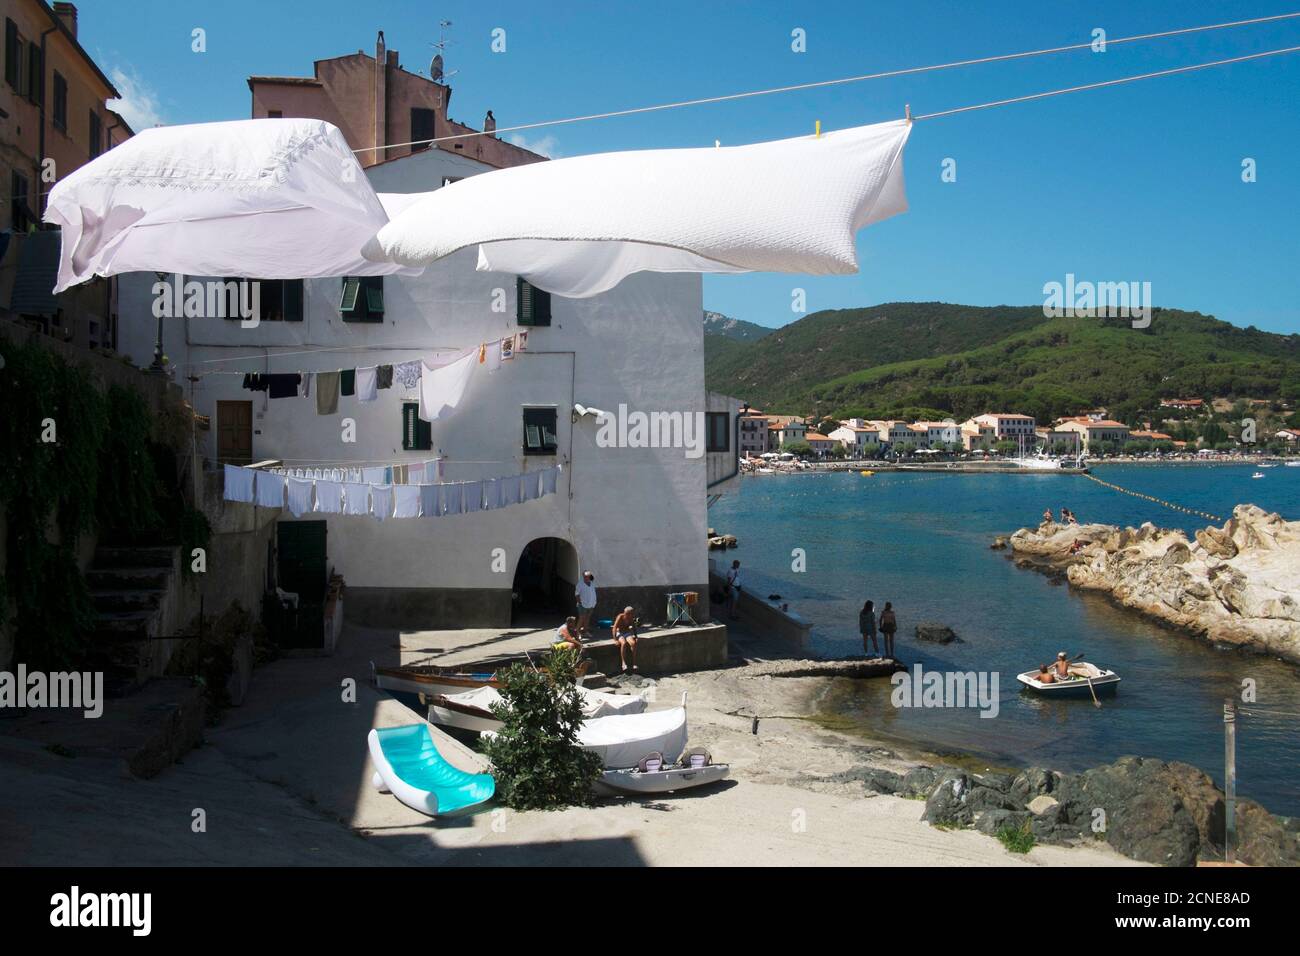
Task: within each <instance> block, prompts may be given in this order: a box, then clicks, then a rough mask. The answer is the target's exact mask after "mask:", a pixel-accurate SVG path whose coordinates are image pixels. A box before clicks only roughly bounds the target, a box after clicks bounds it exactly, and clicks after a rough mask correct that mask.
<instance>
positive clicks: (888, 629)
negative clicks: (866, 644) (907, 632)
mask: <svg viewBox="0 0 1300 956" xmlns="http://www.w3.org/2000/svg"><path fill="white" fill-rule="evenodd" d="M897 630H898V618H897V617H896V616H895V614H894V605H893V604H892V603H890V602H889V601H886V602H885V609H884V610H883V611H881V612H880V633H881V635H882V636H883V637H884V639H885V656H886V657H887V658H889V659H890V660H897V658H896V657H894V632H895V631H897Z"/></svg>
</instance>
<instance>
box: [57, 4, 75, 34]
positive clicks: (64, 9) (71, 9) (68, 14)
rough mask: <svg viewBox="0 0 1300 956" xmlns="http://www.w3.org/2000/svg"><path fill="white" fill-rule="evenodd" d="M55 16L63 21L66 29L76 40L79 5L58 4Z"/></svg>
mask: <svg viewBox="0 0 1300 956" xmlns="http://www.w3.org/2000/svg"><path fill="white" fill-rule="evenodd" d="M54 15H55V16H56V17H58V18H59V19H60V20H61V21H63V25H64V27H66V28H67V30H68V32H69V33H71V34H72V36H73V38H74V39H75V38H76V36H77V5H76V4H74V3H56V4H55V5H54Z"/></svg>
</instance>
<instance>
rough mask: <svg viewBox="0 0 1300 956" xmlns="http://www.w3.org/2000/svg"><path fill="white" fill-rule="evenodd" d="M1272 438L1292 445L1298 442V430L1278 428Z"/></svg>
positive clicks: (1299, 431) (1299, 430)
mask: <svg viewBox="0 0 1300 956" xmlns="http://www.w3.org/2000/svg"><path fill="white" fill-rule="evenodd" d="M1273 437H1274V438H1277V439H1279V440H1280V441H1284V442H1291V443H1292V444H1294V443H1295V442H1298V441H1300V428H1280V429H1278V430H1277V431H1276V432H1274V433H1273Z"/></svg>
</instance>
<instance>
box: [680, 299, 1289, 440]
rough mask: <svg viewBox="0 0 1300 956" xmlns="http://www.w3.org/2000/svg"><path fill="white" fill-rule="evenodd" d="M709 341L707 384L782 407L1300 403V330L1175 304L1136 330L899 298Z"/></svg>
mask: <svg viewBox="0 0 1300 956" xmlns="http://www.w3.org/2000/svg"><path fill="white" fill-rule="evenodd" d="M710 338H712V336H710V335H709V334H708V333H706V341H705V378H706V381H707V384H708V387H709V388H710V389H712V390H715V391H720V392H725V393H727V394H730V395H734V396H736V397H738V398H741V399H743V400H745V401H747V402H749V403H750V405H752V406H754V407H756V408H761V409H763V410H764V411H767V412H774V413H775V412H781V413H788V414H814V413H818V414H822V415H832V416H838V417H849V416H854V415H856V416H862V417H868V418H906V419H915V418H946V417H950V416H951V417H955V418H957V419H958V420H961V419H964V418H966V417H969V416H970V415H975V414H980V413H982V412H985V411H990V410H1001V411H1019V412H1024V413H1026V414H1030V415H1033V416H1034V417H1035V418H1037V419H1038V420H1039V421H1049V420H1051V419H1052V418H1055V417H1058V416H1060V415H1067V414H1075V413H1077V412H1078V411H1079V410H1080V409H1085V408H1092V407H1096V406H1099V405H1101V406H1105V407H1107V408H1108V409H1110V412H1111V415H1112V416H1113V417H1118V418H1121V419H1126V418H1129V417H1136V416H1137V415H1138V414H1139V413H1140V412H1141V411H1144V410H1149V409H1153V408H1155V407H1156V406H1157V405H1158V404H1159V400H1160V399H1161V398H1168V397H1173V396H1177V397H1182V398H1191V397H1196V398H1205V399H1209V398H1213V397H1219V396H1227V397H1233V398H1246V397H1248V398H1264V399H1284V400H1288V401H1291V402H1293V403H1294V402H1296V401H1297V400H1300V335H1277V334H1274V333H1269V332H1261V331H1259V330H1258V329H1254V328H1247V329H1242V328H1239V327H1237V326H1234V325H1231V324H1229V323H1227V322H1221V321H1219V320H1217V319H1215V318H1212V317H1210V316H1205V315H1202V314H1200V313H1197V312H1181V311H1177V310H1172V309H1156V310H1154V311H1153V314H1152V320H1151V325H1150V327H1149V328H1146V329H1134V328H1132V326H1131V324H1130V321H1129V320H1128V319H1095V318H1093V319H1089V318H1069V319H1064V318H1063V319H1049V318H1047V317H1045V316H1044V315H1043V309H1042V307H1041V306H1037V305H1035V306H997V307H992V308H984V307H975V306H964V305H951V304H948V303H941V302H899V303H887V304H884V305H878V306H873V307H871V308H865V309H837V310H831V311H826V312H818V313H815V314H813V315H809V316H806V317H805V318H803V319H800V320H799V321H798V322H794V323H791V324H790V325H788V326H786V327H784V328H781V329H777V330H775V331H773V332H772V333H771V334H769V335H767V336H764V337H763V338H761V339H759V340H757V341H749V342H745V341H739V342H737V341H730V342H728V343H727V345H726V347H725V348H721V349H710V347H709V340H710Z"/></svg>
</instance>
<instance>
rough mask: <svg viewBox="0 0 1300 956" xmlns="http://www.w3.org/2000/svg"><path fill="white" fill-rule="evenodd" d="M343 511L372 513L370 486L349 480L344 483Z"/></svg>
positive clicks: (354, 513)
mask: <svg viewBox="0 0 1300 956" xmlns="http://www.w3.org/2000/svg"><path fill="white" fill-rule="evenodd" d="M343 513H344V514H349V515H368V514H370V486H369V485H362V484H356V483H354V482H350V481H349V482H347V483H345V484H344V485H343Z"/></svg>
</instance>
